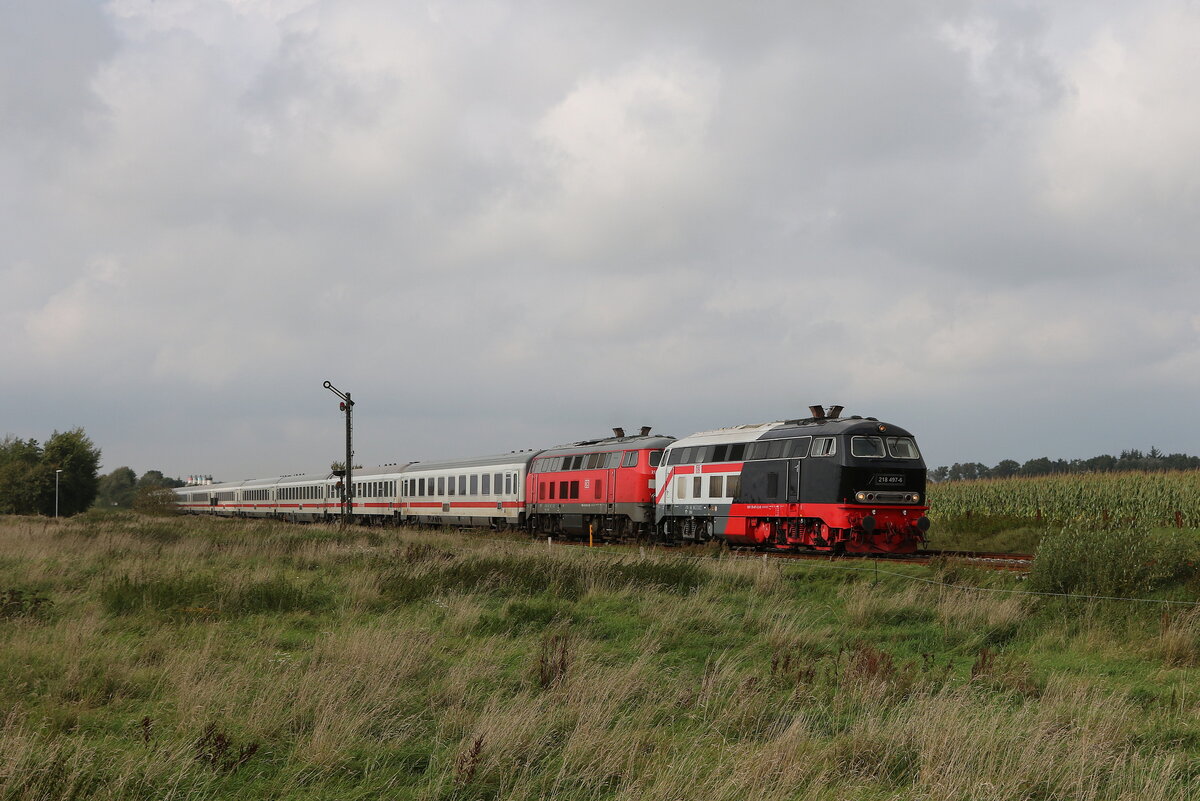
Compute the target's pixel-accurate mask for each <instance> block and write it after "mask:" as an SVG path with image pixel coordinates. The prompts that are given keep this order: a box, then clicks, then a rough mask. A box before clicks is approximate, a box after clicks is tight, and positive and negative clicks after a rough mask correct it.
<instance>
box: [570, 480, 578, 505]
mask: <svg viewBox="0 0 1200 801" xmlns="http://www.w3.org/2000/svg"><path fill="white" fill-rule="evenodd" d="M571 500H573V501H575V500H579V482H578V481H572V482H571Z"/></svg>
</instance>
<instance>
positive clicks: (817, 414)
mask: <svg viewBox="0 0 1200 801" xmlns="http://www.w3.org/2000/svg"><path fill="white" fill-rule="evenodd" d="M808 410H809V411H810V412H812V416H813V419H814V420H824V419H825V410H824V409H823V408H821V407H820V406H809V407H808Z"/></svg>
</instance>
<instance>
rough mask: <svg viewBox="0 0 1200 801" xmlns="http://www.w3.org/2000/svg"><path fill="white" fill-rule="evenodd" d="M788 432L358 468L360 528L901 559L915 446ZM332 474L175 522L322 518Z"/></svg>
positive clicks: (747, 431) (903, 438) (643, 438)
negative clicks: (520, 533) (502, 532)
mask: <svg viewBox="0 0 1200 801" xmlns="http://www.w3.org/2000/svg"><path fill="white" fill-rule="evenodd" d="M809 411H810V413H811V415H810V416H809V417H806V418H802V419H795V420H784V421H778V422H773V423H763V424H753V425H740V426H733V427H730V428H722V429H717V430H714V431H705V432H701V433H698V434H692V435H691V436H687V437H683V438H681V439H676V438H674V437H668V436H661V435H652V434H651V433H650V429H649V428H642V429H641V431H640V432H638V433H637V434H631V435H628V436H627V435H626V433H625V431H624V430H623V429H620V428H614V429H613V436H611V437H605V438H601V439H594V440H584V441H581V442H575V443H572V444H570V445H563V446H558V447H553V448H549V449H545V450H526V451H516V452H513V453H508V454H503V455H500V456H489V457H481V458H474V459H456V460H448V461H439V462H408V463H404V464H393V465H384V466H381V467H373V468H367V469H365V470H362V469H356V470H355V471H354V474H353V482H352V486H351V487H350V488H349V490H350V493H349V494H350V498H349V501H350V504H349V506H350V511H351V513H352V514H353V515H354V517H355V519H356V520H357V521H358V522H361V523H364V524H384V523H386V524H395V525H416V526H471V527H491V528H515V529H523V530H526V531H528V532H530V533H531V534H535V535H540V536H558V537H591V538H600V539H607V540H626V539H632V540H639V541H649V542H705V541H708V540H714V539H716V540H724V541H725V542H727V543H729V544H730V545H739V546H755V547H762V548H770V549H778V550H816V551H828V552H839V553H840V552H845V553H896V554H906V553H913V552H915V551H916V550H917V549H918V548H919V546H920V545H921V543H923V542H924V541H925V532H926V531H927V530H928V528H929V519H928V518H927V517H926V516H925V512H926V511H928V508H929V507H928V505H927V504H926V497H925V480H926V468H925V462H924V460H923V459H922V457H921V453H920V451H919V449H918V448H917V444H916V441H915V439H914V438H913V435H912V434H910V433H909V432H908V431H906V430H904V429H902V428H899V427H897V426H894V425H892V424H891V423H884V422H881V421H879V420H878V419H876V418H874V417H861V416H859V415H853V416H849V417H843V416H841V412H842V407H840V406H833V407H830V409H828V410H826V409H824V408H823V407H821V406H811V407H809ZM345 489H346V488H345V487H343V485H342V483H341V479H340V478H339V477H338V476H336V475H334V474H331V473H330V474H322V475H315V474H308V475H292V476H280V477H276V478H269V479H251V480H247V481H235V482H222V483H209V484H199V485H195V484H193V485H189V486H186V487H180V488H178V489H176V490H175V491H174V492H175V495H176V505H177V506H178V508H179V509H180V510H181V511H183V512H186V513H192V514H208V515H218V516H229V517H268V518H281V519H287V520H292V521H295V522H318V521H328V520H332V519H334V518H335V517H336V516H337V515H338V514H339V513H340V511H341V510H342V504H343V500H342V493H343V491H344V490H345Z"/></svg>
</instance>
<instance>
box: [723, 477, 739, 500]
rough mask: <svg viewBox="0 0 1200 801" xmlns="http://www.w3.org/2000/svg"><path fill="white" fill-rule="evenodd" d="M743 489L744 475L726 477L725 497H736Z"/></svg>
mask: <svg viewBox="0 0 1200 801" xmlns="http://www.w3.org/2000/svg"><path fill="white" fill-rule="evenodd" d="M741 491H742V477H741V476H729V477H728V478H727V479H725V497H726V498H736V497H737V496H738V494H739V493H741Z"/></svg>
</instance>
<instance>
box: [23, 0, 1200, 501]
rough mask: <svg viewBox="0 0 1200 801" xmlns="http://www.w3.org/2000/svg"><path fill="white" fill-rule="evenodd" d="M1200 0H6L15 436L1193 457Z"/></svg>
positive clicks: (250, 448) (154, 464)
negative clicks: (808, 443) (706, 439)
mask: <svg viewBox="0 0 1200 801" xmlns="http://www.w3.org/2000/svg"><path fill="white" fill-rule="evenodd" d="M1198 41H1200V5H1197V3H1195V2H1155V1H1154V0H1150V1H1149V2H1142V3H1137V4H1130V3H1125V2H1111V3H1104V2H1077V3H1068V2H1061V3H1052V4H1047V3H1028V4H1025V3H964V2H959V1H958V0H948V1H947V2H893V1H891V0H889V2H870V3H865V2H864V3H856V2H839V3H829V2H823V1H822V2H815V1H814V2H800V1H799V0H789V1H788V2H762V3H751V4H741V3H731V2H708V3H705V2H698V1H697V0H689V2H645V0H639V2H607V3H595V2H586V3H585V2H579V3H564V2H544V3H537V2H528V3H516V2H514V3H506V2H470V1H469V0H467V1H465V0H454V2H427V3H418V2H395V1H394V0H111V1H110V2H105V3H100V2H95V1H94V0H55V2H46V0H7V1H6V2H4V3H2V4H0V186H2V188H3V191H2V192H0V341H2V342H3V345H2V346H0V435H3V434H5V433H8V434H14V435H17V436H21V437H35V438H37V439H39V440H44V439H45V438H46V437H47V436H49V434H50V433H51V432H52V431H53V430H55V429H59V430H63V429H67V428H71V427H74V426H83V427H84V428H86V430H87V432H88V433H89V434H90V435H91V437H92V438H93V440H95V442H96V443H97V444H98V445H99V446H100V447H101V448H102V449H103V462H104V466H103V470H104V471H105V472H107V471H109V470H112V469H113V468H115V467H118V466H121V465H129V466H131V467H133V468H134V469H135V470H136V471H138V472H139V473H140V472H143V471H145V470H147V469H150V468H156V469H161V470H163V471H164V472H165V473H167V474H169V475H183V476H186V475H190V474H193V473H210V474H212V475H214V476H216V477H217V478H219V479H235V478H246V477H251V476H267V475H276V474H279V473H288V472H298V471H301V470H308V469H321V468H327V466H328V464H329V462H331V461H332V460H334V459H337V458H339V453H341V452H342V451H343V441H344V440H343V429H342V417H341V415H340V414H339V412H338V409H337V399H336V398H335V397H334V396H333V395H332V394H330V393H329V392H328V391H327V390H325V389H323V388H322V382H323V381H325V380H330V381H332V382H333V383H334V384H335V385H337V386H338V387H340V388H341V389H343V390H346V391H349V392H351V393H353V395H354V397H355V399H356V400H357V401H358V405H357V406H356V415H355V423H356V446H357V447H356V451H357V458H356V461H357V462H360V463H362V464H364V465H374V464H379V463H384V462H394V461H406V460H411V459H422V460H428V459H434V458H442V457H453V456H468V455H480V454H487V453H495V452H503V451H508V450H512V449H518V448H536V447H546V446H549V445H553V444H556V443H561V442H565V441H571V440H576V439H583V438H588V437H593V436H599V435H602V434H604V433H606V432H608V431H609V429H610V427H612V426H614V425H624V426H626V427H627V428H633V427H636V426H639V425H643V424H645V425H652V426H654V428H655V430H656V431H659V432H663V433H669V434H674V435H677V436H682V435H685V434H688V433H691V432H694V431H698V430H705V429H710V428H716V427H721V426H726V425H735V424H741V423H754V422H762V421H768V420H776V419H784V418H788V417H798V416H804V415H806V414H807V406H808V405H810V404H815V403H824V404H832V403H839V404H842V405H844V406H845V407H846V413H847V414H862V415H873V416H877V417H880V418H883V419H886V420H889V421H891V422H893V423H896V424H898V425H901V426H904V427H906V428H909V429H910V430H912V431H913V432H914V433H915V434H916V435H917V436H918V440H919V442H920V443H921V445H922V447H923V450H924V451H925V455H926V459H927V460H928V461H929V462H930V464H931V465H937V464H949V463H952V462H955V461H982V462H985V463H988V464H994V463H995V462H997V461H999V460H1000V459H1004V458H1012V459H1016V460H1018V461H1024V460H1026V459H1030V458H1033V457H1037V456H1043V455H1045V456H1050V457H1054V458H1057V457H1063V458H1072V457H1087V456H1092V455H1096V454H1099V453H1107V452H1118V451H1120V450H1121V449H1125V448H1141V449H1148V448H1149V447H1150V446H1157V447H1159V448H1161V449H1163V450H1166V451H1185V452H1188V453H1193V454H1196V453H1200V426H1198V425H1197V422H1196V419H1197V418H1196V406H1197V397H1198V394H1200V393H1198V390H1200V269H1198V268H1200V156H1198V153H1200V150H1198V145H1197V143H1198V142H1200V47H1197V45H1196V43H1197V42H1198Z"/></svg>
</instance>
